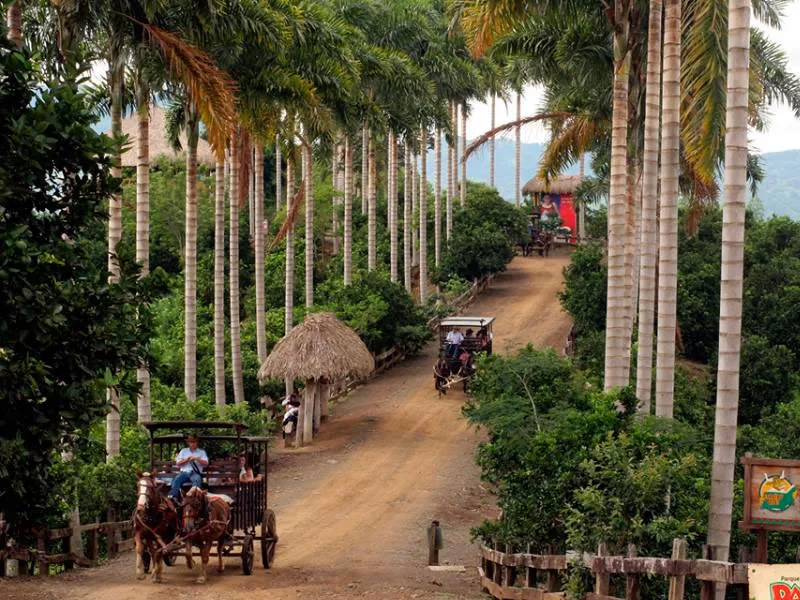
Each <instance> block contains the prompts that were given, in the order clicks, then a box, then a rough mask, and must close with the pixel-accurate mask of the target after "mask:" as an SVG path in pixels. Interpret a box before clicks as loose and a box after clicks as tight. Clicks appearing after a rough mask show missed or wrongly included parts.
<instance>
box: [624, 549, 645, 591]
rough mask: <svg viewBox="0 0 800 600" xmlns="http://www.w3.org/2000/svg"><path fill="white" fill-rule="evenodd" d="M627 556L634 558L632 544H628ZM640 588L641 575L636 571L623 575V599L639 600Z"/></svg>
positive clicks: (634, 550)
mask: <svg viewBox="0 0 800 600" xmlns="http://www.w3.org/2000/svg"><path fill="white" fill-rule="evenodd" d="M628 558H636V546H635V545H634V544H628ZM641 590H642V585H641V576H640V575H639V574H638V573H631V574H627V575H625V600H639V597H640V596H641Z"/></svg>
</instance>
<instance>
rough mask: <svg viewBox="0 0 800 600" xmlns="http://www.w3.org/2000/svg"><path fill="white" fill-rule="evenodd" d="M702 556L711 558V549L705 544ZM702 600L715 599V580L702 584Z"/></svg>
mask: <svg viewBox="0 0 800 600" xmlns="http://www.w3.org/2000/svg"><path fill="white" fill-rule="evenodd" d="M701 556H702V557H703V558H704V559H710V558H711V549H710V548H709V547H708V546H707V545H705V544H703V550H702V554H701ZM700 600H714V582H713V581H703V582H702V583H701V584H700Z"/></svg>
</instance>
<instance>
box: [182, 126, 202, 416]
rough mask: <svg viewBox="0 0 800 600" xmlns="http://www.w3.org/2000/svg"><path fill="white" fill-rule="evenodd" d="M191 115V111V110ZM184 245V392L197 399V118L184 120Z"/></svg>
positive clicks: (190, 398) (188, 396)
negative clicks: (185, 138) (185, 131)
mask: <svg viewBox="0 0 800 600" xmlns="http://www.w3.org/2000/svg"><path fill="white" fill-rule="evenodd" d="M191 112H192V113H193V112H194V111H191ZM186 126H187V133H186V137H187V140H186V142H187V143H186V246H185V248H184V260H183V272H184V277H183V308H184V310H183V315H184V317H183V318H184V321H183V326H184V329H183V338H184V339H183V348H184V355H183V391H184V393H185V394H186V399H187V400H190V401H194V400H196V399H197V143H198V138H199V131H198V126H199V124H198V121H197V118H196V117H194V116H193V115H192V116H189V117H188V118H187V123H186Z"/></svg>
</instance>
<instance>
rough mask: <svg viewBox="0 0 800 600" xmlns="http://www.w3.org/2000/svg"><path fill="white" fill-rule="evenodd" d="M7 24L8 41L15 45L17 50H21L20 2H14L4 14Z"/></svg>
mask: <svg viewBox="0 0 800 600" xmlns="http://www.w3.org/2000/svg"><path fill="white" fill-rule="evenodd" d="M6 22H7V24H8V39H9V40H11V41H12V42H14V44H16V46H17V48H22V0H14V2H12V3H11V4H10V5H9V7H8V13H7V14H6Z"/></svg>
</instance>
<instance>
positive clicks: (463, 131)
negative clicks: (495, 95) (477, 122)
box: [459, 102, 467, 208]
mask: <svg viewBox="0 0 800 600" xmlns="http://www.w3.org/2000/svg"><path fill="white" fill-rule="evenodd" d="M459 203H460V206H461V208H464V205H465V204H466V203H467V103H466V102H464V103H463V104H462V105H461V195H460V196H459Z"/></svg>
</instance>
